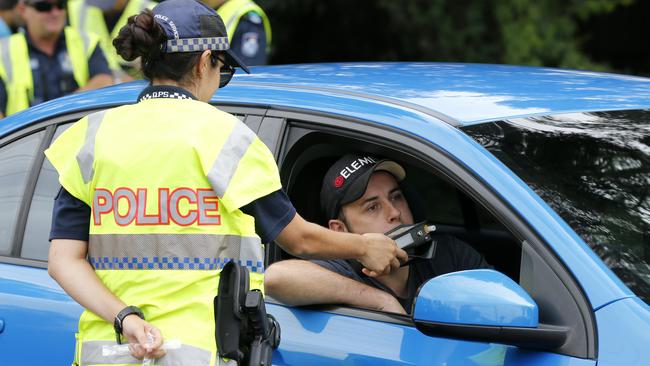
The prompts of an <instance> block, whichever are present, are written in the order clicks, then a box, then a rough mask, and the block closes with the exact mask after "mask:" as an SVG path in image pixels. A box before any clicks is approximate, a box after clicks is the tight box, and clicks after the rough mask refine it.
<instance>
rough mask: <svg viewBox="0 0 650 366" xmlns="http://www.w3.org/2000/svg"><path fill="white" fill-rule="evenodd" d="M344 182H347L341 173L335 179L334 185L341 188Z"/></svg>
mask: <svg viewBox="0 0 650 366" xmlns="http://www.w3.org/2000/svg"><path fill="white" fill-rule="evenodd" d="M343 183H345V178H343V176H341V175H339V176H338V177H336V179H334V187H336V188H341V186H342V185H343Z"/></svg>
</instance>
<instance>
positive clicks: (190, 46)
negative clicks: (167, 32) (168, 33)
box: [165, 37, 230, 53]
mask: <svg viewBox="0 0 650 366" xmlns="http://www.w3.org/2000/svg"><path fill="white" fill-rule="evenodd" d="M166 46H167V47H166V48H165V52H166V53H172V52H199V51H205V50H212V51H225V50H227V49H228V48H230V45H229V43H228V37H206V38H182V39H170V40H168V41H167V44H166Z"/></svg>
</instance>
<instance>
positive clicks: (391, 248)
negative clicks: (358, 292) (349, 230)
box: [359, 233, 408, 277]
mask: <svg viewBox="0 0 650 366" xmlns="http://www.w3.org/2000/svg"><path fill="white" fill-rule="evenodd" d="M363 238H364V239H365V243H366V254H365V255H364V256H363V257H361V258H359V262H361V264H363V266H364V267H365V268H364V269H363V270H362V271H363V273H364V274H365V275H366V276H370V277H377V276H382V275H386V274H389V273H391V272H392V271H396V270H398V269H399V266H400V262H406V261H407V260H408V255H407V254H406V252H405V251H404V250H402V249H400V248H398V247H397V245H396V244H395V242H394V241H393V239H391V238H389V237H387V236H386V235H384V234H375V233H368V234H363Z"/></svg>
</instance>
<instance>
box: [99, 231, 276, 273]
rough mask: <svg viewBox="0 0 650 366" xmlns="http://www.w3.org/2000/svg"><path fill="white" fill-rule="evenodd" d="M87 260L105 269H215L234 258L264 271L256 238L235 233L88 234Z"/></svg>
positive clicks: (251, 268)
mask: <svg viewBox="0 0 650 366" xmlns="http://www.w3.org/2000/svg"><path fill="white" fill-rule="evenodd" d="M88 260H89V261H90V263H91V264H92V265H93V267H95V269H105V270H217V269H222V268H223V266H225V265H226V263H228V262H230V261H233V260H234V261H237V262H238V263H239V264H240V265H242V266H246V267H248V269H249V270H250V271H251V272H255V273H263V272H264V252H263V247H262V245H261V243H260V239H259V238H258V237H241V236H237V235H213V234H146V235H140V234H132V235H129V234H104V235H91V236H90V240H89V246H88Z"/></svg>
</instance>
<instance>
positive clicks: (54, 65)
mask: <svg viewBox="0 0 650 366" xmlns="http://www.w3.org/2000/svg"><path fill="white" fill-rule="evenodd" d="M24 33H25V38H26V39H27V50H28V52H29V64H30V66H31V69H32V79H33V81H34V99H33V100H31V101H30V103H29V105H30V107H31V106H33V105H36V104H39V103H42V102H45V101H48V100H51V99H55V98H58V97H62V96H64V95H67V94H70V93H72V92H73V91H75V90H77V89H78V88H79V85H78V84H77V82H76V81H75V79H74V75H73V72H72V61H71V60H70V56H69V54H68V49H67V46H66V43H65V32H63V31H62V32H61V35H60V36H59V39H58V40H57V42H56V46H55V49H54V55H52V56H48V55H46V54H45V53H43V52H42V51H41V50H39V49H37V48H36V47H35V46H34V43H33V42H32V40H31V39H30V38H29V35H28V34H27V30H24ZM99 74H108V75H110V74H111V70H110V68H109V67H108V62H107V61H106V57H105V56H104V53H103V52H102V50H101V48H100V47H99V45H98V46H97V47H95V50H94V51H93V53H92V55H91V56H90V59H89V60H88V78H89V79H90V78H92V77H93V76H95V75H99ZM0 111H2V113H4V114H5V115H6V111H7V90H6V88H5V83H4V80H2V79H0Z"/></svg>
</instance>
